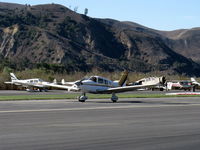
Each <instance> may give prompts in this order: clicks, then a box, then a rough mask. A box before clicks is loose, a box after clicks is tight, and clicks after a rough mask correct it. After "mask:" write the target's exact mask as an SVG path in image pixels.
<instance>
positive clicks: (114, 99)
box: [111, 93, 118, 103]
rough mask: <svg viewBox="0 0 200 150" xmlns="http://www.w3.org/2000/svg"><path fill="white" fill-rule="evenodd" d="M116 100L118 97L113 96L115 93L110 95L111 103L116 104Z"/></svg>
mask: <svg viewBox="0 0 200 150" xmlns="http://www.w3.org/2000/svg"><path fill="white" fill-rule="evenodd" d="M117 100H118V97H117V96H116V95H115V93H112V97H111V101H112V102H113V103H116V102H117Z"/></svg>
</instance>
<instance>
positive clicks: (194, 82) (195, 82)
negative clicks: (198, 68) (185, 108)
mask: <svg viewBox="0 0 200 150" xmlns="http://www.w3.org/2000/svg"><path fill="white" fill-rule="evenodd" d="M191 81H192V84H193V85H197V86H200V83H199V82H197V81H196V80H195V78H191Z"/></svg>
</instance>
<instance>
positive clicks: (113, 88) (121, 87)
mask: <svg viewBox="0 0 200 150" xmlns="http://www.w3.org/2000/svg"><path fill="white" fill-rule="evenodd" d="M127 77H128V72H127V71H125V72H123V75H122V76H121V78H120V80H118V81H111V80H109V79H106V78H104V77H100V76H91V77H89V78H84V79H82V80H78V81H75V82H68V83H71V86H69V85H55V84H51V83H50V84H45V85H47V86H51V87H56V88H61V89H67V90H68V91H70V90H74V91H82V95H81V96H79V97H78V100H79V101H80V102H85V101H86V100H87V96H86V93H94V94H112V96H111V100H112V101H113V102H117V100H118V97H117V96H116V95H115V93H120V92H126V91H133V90H136V89H140V88H144V87H152V86H156V85H158V84H160V83H162V82H163V81H162V80H159V81H157V82H153V83H151V84H146V85H130V86H127V85H126V81H127Z"/></svg>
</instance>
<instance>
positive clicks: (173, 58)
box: [0, 3, 200, 76]
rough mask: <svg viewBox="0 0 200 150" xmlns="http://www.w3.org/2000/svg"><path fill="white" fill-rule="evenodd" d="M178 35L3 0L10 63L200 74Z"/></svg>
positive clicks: (1, 36) (1, 17) (2, 49)
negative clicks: (181, 50) (186, 54)
mask: <svg viewBox="0 0 200 150" xmlns="http://www.w3.org/2000/svg"><path fill="white" fill-rule="evenodd" d="M173 37H175V35H173ZM184 37H185V36H184ZM176 40H177V39H173V38H171V37H170V35H168V34H165V33H164V32H161V31H157V30H153V29H149V28H147V27H144V26H141V25H139V24H136V23H132V22H119V21H116V20H111V19H95V18H90V17H87V16H85V15H81V14H77V13H75V12H73V11H71V10H70V9H68V8H66V7H64V6H61V5H57V4H47V5H36V6H30V5H26V6H24V5H18V4H8V3H0V55H1V57H2V58H3V59H6V60H7V61H10V64H15V65H10V66H9V67H11V68H13V69H25V68H34V67H41V66H42V67H46V68H50V69H53V70H54V71H57V70H61V71H62V70H65V71H91V70H93V69H97V70H102V71H121V70H124V69H128V70H130V71H136V72H152V71H154V72H155V71H158V72H163V73H168V74H177V73H178V74H184V75H195V76H200V65H199V64H197V63H195V62H194V61H192V60H191V59H188V58H186V56H184V54H182V53H181V52H180V51H179V50H178V48H177V46H176V45H177V44H176V42H177V41H176ZM194 46H195V45H194ZM196 46H197V47H198V44H197V45H196ZM182 55H183V56H182ZM195 61H196V60H195ZM13 62H14V63H13Z"/></svg>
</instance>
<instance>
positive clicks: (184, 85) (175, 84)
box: [167, 81, 195, 91]
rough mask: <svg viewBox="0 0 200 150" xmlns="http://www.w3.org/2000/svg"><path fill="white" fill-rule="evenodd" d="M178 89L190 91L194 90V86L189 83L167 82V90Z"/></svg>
mask: <svg viewBox="0 0 200 150" xmlns="http://www.w3.org/2000/svg"><path fill="white" fill-rule="evenodd" d="M172 89H178V90H185V91H187V90H188V91H191V90H193V91H194V90H195V89H194V84H193V83H192V82H191V81H170V82H167V90H172Z"/></svg>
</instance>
